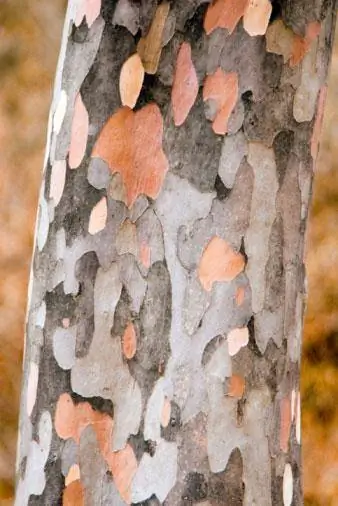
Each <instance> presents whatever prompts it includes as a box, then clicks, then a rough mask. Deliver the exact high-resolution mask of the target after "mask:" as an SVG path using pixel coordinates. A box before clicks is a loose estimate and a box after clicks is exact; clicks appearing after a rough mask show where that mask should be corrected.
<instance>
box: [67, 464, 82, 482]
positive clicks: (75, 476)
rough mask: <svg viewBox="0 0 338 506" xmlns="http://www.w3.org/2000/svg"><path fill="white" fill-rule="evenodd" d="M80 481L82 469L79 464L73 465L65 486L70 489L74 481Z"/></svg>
mask: <svg viewBox="0 0 338 506" xmlns="http://www.w3.org/2000/svg"><path fill="white" fill-rule="evenodd" d="M79 479H80V468H79V466H78V465H77V464H73V465H72V466H71V468H70V469H69V471H68V474H67V476H66V479H65V485H66V487H68V485H70V484H71V483H72V482H73V481H76V480H79Z"/></svg>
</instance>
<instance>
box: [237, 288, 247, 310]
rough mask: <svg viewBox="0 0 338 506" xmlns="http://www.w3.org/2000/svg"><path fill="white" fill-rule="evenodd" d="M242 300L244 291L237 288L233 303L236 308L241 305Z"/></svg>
mask: <svg viewBox="0 0 338 506" xmlns="http://www.w3.org/2000/svg"><path fill="white" fill-rule="evenodd" d="M244 298H245V290H244V288H243V286H239V287H238V288H237V290H236V293H235V301H236V304H237V306H241V305H242V304H243V302H244Z"/></svg>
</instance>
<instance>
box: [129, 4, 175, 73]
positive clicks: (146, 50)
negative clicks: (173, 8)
mask: <svg viewBox="0 0 338 506" xmlns="http://www.w3.org/2000/svg"><path fill="white" fill-rule="evenodd" d="M169 10H170V5H169V3H167V2H163V3H161V4H160V5H159V6H158V7H157V10H156V13H155V16H154V19H153V22H152V24H151V27H150V29H149V31H148V33H147V35H146V36H145V37H142V38H141V39H140V41H139V43H138V45H137V52H138V54H139V55H140V57H141V60H142V63H143V66H144V69H145V71H146V72H147V73H148V74H155V73H156V70H157V67H158V64H159V61H160V56H161V52H162V35H163V30H164V26H165V22H166V19H167V16H168V14H169Z"/></svg>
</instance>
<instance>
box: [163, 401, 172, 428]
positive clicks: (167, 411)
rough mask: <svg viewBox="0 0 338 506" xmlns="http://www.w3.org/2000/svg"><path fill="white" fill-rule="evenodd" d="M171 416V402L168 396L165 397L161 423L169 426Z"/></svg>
mask: <svg viewBox="0 0 338 506" xmlns="http://www.w3.org/2000/svg"><path fill="white" fill-rule="evenodd" d="M170 416H171V403H170V400H169V399H168V398H167V397H166V398H165V399H164V403H163V408H162V413H161V425H162V427H168V425H169V422H170Z"/></svg>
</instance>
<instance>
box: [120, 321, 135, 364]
mask: <svg viewBox="0 0 338 506" xmlns="http://www.w3.org/2000/svg"><path fill="white" fill-rule="evenodd" d="M136 346H137V339H136V332H135V327H134V325H133V324H132V322H129V323H128V325H127V328H126V330H125V331H124V334H123V338H122V349H123V354H124V356H125V357H126V358H127V359H131V358H133V357H134V355H135V353H136Z"/></svg>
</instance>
